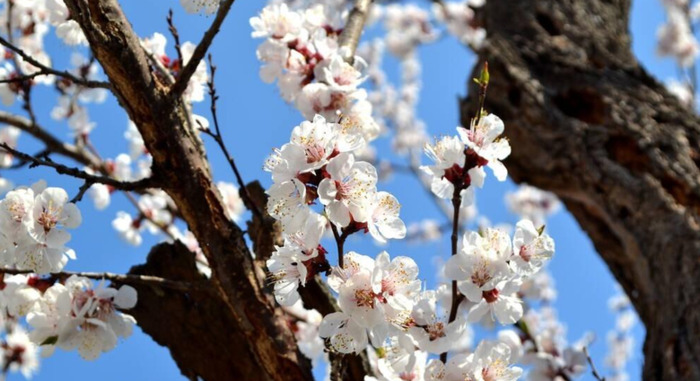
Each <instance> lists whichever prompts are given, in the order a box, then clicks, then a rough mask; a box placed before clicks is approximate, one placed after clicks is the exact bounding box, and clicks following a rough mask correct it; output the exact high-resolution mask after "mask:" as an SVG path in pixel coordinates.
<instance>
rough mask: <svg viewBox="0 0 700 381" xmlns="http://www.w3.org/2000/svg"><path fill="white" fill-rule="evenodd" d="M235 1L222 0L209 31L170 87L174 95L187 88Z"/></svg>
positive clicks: (176, 95)
mask: <svg viewBox="0 0 700 381" xmlns="http://www.w3.org/2000/svg"><path fill="white" fill-rule="evenodd" d="M234 1H235V0H224V1H222V2H221V5H219V10H218V11H217V12H216V17H215V18H214V21H213V22H212V23H211V26H210V27H209V29H208V30H207V32H206V33H204V37H202V40H201V41H200V42H199V44H197V47H196V48H195V49H194V52H193V53H192V57H190V60H189V62H187V65H185V67H184V68H183V69H182V71H181V72H180V74H179V75H178V77H177V81H176V82H175V84H174V85H173V86H172V87H171V88H170V94H171V95H172V96H173V97H179V96H180V95H181V94H182V93H183V92H184V91H185V89H186V88H187V84H188V83H189V82H190V78H192V75H193V74H194V72H195V71H196V70H197V66H199V63H200V62H201V61H202V60H203V59H204V56H205V55H206V54H207V50H209V46H211V43H212V42H213V41H214V37H216V35H217V33H219V29H220V28H221V24H223V22H224V20H225V19H226V15H228V12H229V10H230V9H231V6H232V5H233V2H234ZM183 64H184V62H183Z"/></svg>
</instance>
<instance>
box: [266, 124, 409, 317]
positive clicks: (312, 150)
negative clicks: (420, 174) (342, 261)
mask: <svg viewBox="0 0 700 381" xmlns="http://www.w3.org/2000/svg"><path fill="white" fill-rule="evenodd" d="M358 127H359V126H357V125H354V124H352V122H351V121H346V120H341V122H340V123H331V122H328V121H326V119H325V118H324V117H323V116H321V115H316V116H315V117H314V119H313V121H310V122H309V121H306V122H302V123H301V124H300V125H299V126H297V127H295V128H294V130H293V131H292V136H291V139H290V142H289V143H287V144H285V145H283V146H282V147H281V148H280V149H278V150H276V151H275V153H273V154H272V155H271V156H270V157H269V158H268V159H267V161H266V163H265V170H267V171H269V172H271V173H272V180H273V181H274V184H273V185H272V187H270V189H269V190H268V191H267V192H268V194H269V195H270V199H269V200H268V206H267V207H268V212H269V213H270V215H271V216H272V217H274V218H275V219H277V220H279V221H280V223H281V224H282V228H283V231H284V238H285V244H284V246H282V247H280V248H278V249H277V251H276V252H275V253H274V254H273V257H272V258H271V259H270V261H269V262H268V267H269V268H270V271H271V272H272V277H273V280H275V281H276V284H275V290H276V292H275V294H276V296H277V300H278V301H279V302H280V303H281V304H291V303H294V302H295V301H296V298H297V297H298V294H297V293H296V288H297V286H298V284H299V283H301V284H302V285H303V284H304V283H305V282H306V280H307V279H308V278H310V277H312V276H314V275H315V274H317V273H319V272H322V271H326V270H328V263H327V261H326V259H325V254H326V250H325V249H324V248H323V247H322V246H321V245H320V239H321V237H322V235H323V232H324V230H325V227H326V224H327V222H330V223H331V224H332V226H333V229H334V231H335V230H336V229H339V230H340V231H341V232H342V234H343V235H349V234H352V233H355V232H359V231H365V232H369V233H370V234H371V235H372V237H374V239H376V240H377V241H380V242H385V241H386V240H387V239H394V238H403V237H404V236H405V234H406V226H405V225H404V223H403V221H402V220H401V219H400V218H399V208H400V205H399V203H398V201H397V200H396V198H395V197H394V196H393V195H391V194H389V193H387V192H380V191H377V188H376V184H377V171H376V169H375V168H374V167H373V166H372V165H371V164H370V163H367V162H364V161H359V160H357V159H356V158H355V155H354V154H353V151H354V150H357V149H360V148H362V147H363V146H364V145H365V144H366V141H365V138H364V134H363V133H362V131H361V129H360V128H358ZM314 204H320V205H321V206H322V207H323V216H322V215H320V214H318V213H317V212H315V211H314V210H313V209H312V208H311V206H312V205H314Z"/></svg>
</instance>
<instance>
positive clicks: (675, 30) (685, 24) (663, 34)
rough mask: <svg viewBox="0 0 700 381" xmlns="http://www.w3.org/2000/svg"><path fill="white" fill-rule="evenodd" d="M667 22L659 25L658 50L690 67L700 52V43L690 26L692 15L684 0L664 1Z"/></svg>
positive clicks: (657, 34)
mask: <svg viewBox="0 0 700 381" xmlns="http://www.w3.org/2000/svg"><path fill="white" fill-rule="evenodd" d="M663 4H664V7H665V8H666V12H667V23H666V24H664V25H662V26H661V27H659V29H658V31H657V33H656V36H657V39H658V46H657V52H658V54H659V55H661V56H670V57H673V58H674V59H675V60H676V62H677V63H678V65H679V66H681V67H684V68H685V67H690V66H692V65H693V64H694V63H695V60H696V58H697V56H698V53H700V45H698V41H697V39H696V38H695V36H694V35H693V31H692V29H691V27H690V25H691V24H690V23H691V15H690V13H689V12H688V9H687V3H685V2H684V1H663Z"/></svg>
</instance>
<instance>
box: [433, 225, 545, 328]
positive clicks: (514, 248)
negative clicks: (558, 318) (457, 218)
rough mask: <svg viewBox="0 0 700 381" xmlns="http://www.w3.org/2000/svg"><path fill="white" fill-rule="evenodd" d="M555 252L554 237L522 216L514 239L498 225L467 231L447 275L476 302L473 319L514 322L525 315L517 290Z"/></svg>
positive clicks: (451, 260) (472, 312)
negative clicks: (480, 230) (481, 229)
mask: <svg viewBox="0 0 700 381" xmlns="http://www.w3.org/2000/svg"><path fill="white" fill-rule="evenodd" d="M553 254H554V241H553V240H552V239H551V238H550V237H549V236H548V235H547V234H546V233H544V232H543V231H542V229H537V228H535V226H534V225H533V224H532V222H531V221H529V220H521V221H520V222H518V224H517V225H516V231H515V234H514V236H513V240H512V241H511V239H510V237H509V236H508V235H506V234H505V233H503V232H502V231H501V230H498V229H491V228H489V229H486V230H485V231H482V232H481V233H476V232H469V233H467V234H465V235H464V237H463V239H462V248H461V250H460V251H459V252H458V253H457V254H456V255H454V256H452V257H451V258H450V259H449V260H448V261H447V263H446V264H445V276H447V277H448V278H449V279H452V280H456V281H457V285H458V287H459V290H460V291H461V293H462V294H463V295H464V296H465V297H466V298H467V300H468V301H469V302H470V303H472V304H473V305H472V306H471V307H470V309H469V313H468V317H467V318H468V320H469V321H473V322H476V321H481V320H482V319H484V318H485V317H486V318H488V319H489V320H490V319H495V320H497V321H498V322H499V323H501V324H513V323H515V322H516V321H518V320H520V318H521V317H522V315H523V307H522V302H521V301H520V299H519V298H518V297H517V295H516V292H517V291H518V290H519V288H520V286H521V284H522V282H523V280H524V279H526V278H529V277H531V276H532V275H534V274H535V273H537V272H538V271H539V270H540V269H541V268H542V267H543V266H544V264H545V262H546V261H548V260H549V259H550V258H551V257H552V255H553Z"/></svg>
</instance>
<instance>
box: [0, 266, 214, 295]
mask: <svg viewBox="0 0 700 381" xmlns="http://www.w3.org/2000/svg"><path fill="white" fill-rule="evenodd" d="M0 274H10V275H17V274H35V272H33V271H31V270H16V269H0ZM37 275H40V274H37ZM48 275H49V276H51V277H53V278H56V279H66V278H68V277H70V276H72V275H77V276H81V277H85V278H90V279H95V280H102V279H104V280H108V281H111V282H116V283H123V284H138V285H143V286H154V287H160V288H167V289H170V290H176V291H185V292H187V291H192V290H194V289H204V287H203V286H202V285H200V284H198V283H195V282H182V281H176V280H170V279H164V278H161V277H157V276H151V275H133V274H114V273H98V272H74V271H61V272H57V273H50V274H48Z"/></svg>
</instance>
